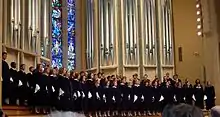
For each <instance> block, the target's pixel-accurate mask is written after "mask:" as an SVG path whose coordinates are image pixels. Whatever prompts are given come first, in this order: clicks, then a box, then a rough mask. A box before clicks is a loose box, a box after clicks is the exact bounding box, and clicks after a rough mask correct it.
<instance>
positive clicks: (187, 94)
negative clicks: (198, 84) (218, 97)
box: [183, 84, 193, 105]
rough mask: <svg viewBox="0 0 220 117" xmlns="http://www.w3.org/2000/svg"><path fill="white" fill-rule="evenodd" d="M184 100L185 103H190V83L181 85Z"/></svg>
mask: <svg viewBox="0 0 220 117" xmlns="http://www.w3.org/2000/svg"><path fill="white" fill-rule="evenodd" d="M183 92H184V101H185V103H186V104H189V105H192V101H193V99H192V96H193V87H192V85H191V84H190V85H186V84H184V85H183Z"/></svg>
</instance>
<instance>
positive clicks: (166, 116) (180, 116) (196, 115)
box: [162, 104, 203, 117]
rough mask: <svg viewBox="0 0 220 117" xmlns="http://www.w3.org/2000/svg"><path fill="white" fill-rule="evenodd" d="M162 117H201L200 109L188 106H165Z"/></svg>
mask: <svg viewBox="0 0 220 117" xmlns="http://www.w3.org/2000/svg"><path fill="white" fill-rule="evenodd" d="M162 117H203V113H202V111H201V109H199V108H197V107H195V106H191V105H188V104H179V105H167V106H166V107H165V108H164V110H163V113H162Z"/></svg>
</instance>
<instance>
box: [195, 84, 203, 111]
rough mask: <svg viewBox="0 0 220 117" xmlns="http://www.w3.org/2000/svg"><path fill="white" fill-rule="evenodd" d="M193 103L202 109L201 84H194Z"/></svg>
mask: <svg viewBox="0 0 220 117" xmlns="http://www.w3.org/2000/svg"><path fill="white" fill-rule="evenodd" d="M194 96H195V99H196V100H195V105H196V106H197V107H199V108H201V109H204V90H203V87H202V85H200V86H198V85H194Z"/></svg>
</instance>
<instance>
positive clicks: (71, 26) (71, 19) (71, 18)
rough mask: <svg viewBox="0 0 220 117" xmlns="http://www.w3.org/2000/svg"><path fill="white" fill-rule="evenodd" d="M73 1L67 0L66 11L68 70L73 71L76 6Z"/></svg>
mask: <svg viewBox="0 0 220 117" xmlns="http://www.w3.org/2000/svg"><path fill="white" fill-rule="evenodd" d="M75 3H76V2H75V0H67V5H68V6H67V9H68V29H67V32H68V62H67V67H68V70H72V69H75V66H76V63H75V62H76V52H75V28H76V26H75V24H76V5H75Z"/></svg>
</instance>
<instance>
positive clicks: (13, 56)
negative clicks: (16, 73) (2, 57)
mask: <svg viewBox="0 0 220 117" xmlns="http://www.w3.org/2000/svg"><path fill="white" fill-rule="evenodd" d="M7 53H8V55H7V59H6V61H7V63H8V65H9V66H10V64H11V62H16V63H17V65H19V61H18V52H17V51H16V50H12V49H7Z"/></svg>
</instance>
